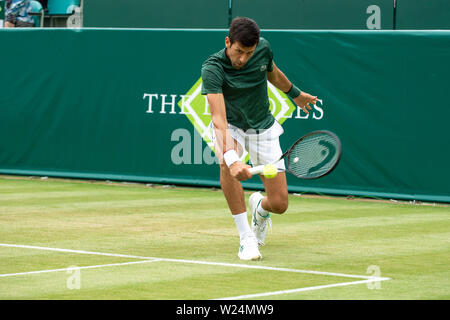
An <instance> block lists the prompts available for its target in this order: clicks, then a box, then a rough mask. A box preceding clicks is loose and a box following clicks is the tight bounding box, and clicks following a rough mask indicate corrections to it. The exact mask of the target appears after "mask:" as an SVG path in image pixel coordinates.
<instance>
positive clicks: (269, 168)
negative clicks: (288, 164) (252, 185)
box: [262, 164, 278, 179]
mask: <svg viewBox="0 0 450 320" xmlns="http://www.w3.org/2000/svg"><path fill="white" fill-rule="evenodd" d="M277 173H278V170H277V167H275V166H274V165H273V164H268V165H266V166H264V169H263V172H262V174H263V175H264V177H266V178H268V179H272V178H275V177H276V175H277Z"/></svg>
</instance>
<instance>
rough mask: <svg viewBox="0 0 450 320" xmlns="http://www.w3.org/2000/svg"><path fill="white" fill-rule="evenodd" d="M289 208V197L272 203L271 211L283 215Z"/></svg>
mask: <svg viewBox="0 0 450 320" xmlns="http://www.w3.org/2000/svg"><path fill="white" fill-rule="evenodd" d="M288 206H289V203H288V198H287V197H280V198H278V199H277V200H276V201H274V202H272V203H271V209H272V210H271V211H272V212H273V213H277V214H283V213H285V212H286V211H287V209H288Z"/></svg>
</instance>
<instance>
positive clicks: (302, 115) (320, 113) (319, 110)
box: [295, 101, 323, 120]
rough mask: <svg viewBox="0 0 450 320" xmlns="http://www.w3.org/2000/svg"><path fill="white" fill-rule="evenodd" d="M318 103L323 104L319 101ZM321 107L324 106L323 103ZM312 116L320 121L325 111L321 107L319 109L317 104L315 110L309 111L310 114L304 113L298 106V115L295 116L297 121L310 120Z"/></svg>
mask: <svg viewBox="0 0 450 320" xmlns="http://www.w3.org/2000/svg"><path fill="white" fill-rule="evenodd" d="M317 103H321V102H320V101H318V102H317ZM321 105H322V103H321ZM316 111H317V112H316ZM311 114H312V118H313V119H315V120H320V119H322V118H323V109H322V108H321V107H319V106H318V105H317V104H315V105H313V109H312V110H309V113H306V112H305V111H303V109H302V108H300V107H298V106H297V115H296V116H295V119H308V118H309V116H310V115H311ZM317 114H318V115H317Z"/></svg>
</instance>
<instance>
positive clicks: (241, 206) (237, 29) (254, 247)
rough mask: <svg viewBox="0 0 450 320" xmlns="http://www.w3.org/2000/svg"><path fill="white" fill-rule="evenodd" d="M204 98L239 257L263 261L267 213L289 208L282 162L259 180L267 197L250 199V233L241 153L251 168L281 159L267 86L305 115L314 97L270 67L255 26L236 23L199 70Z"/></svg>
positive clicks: (248, 22) (270, 57)
mask: <svg viewBox="0 0 450 320" xmlns="http://www.w3.org/2000/svg"><path fill="white" fill-rule="evenodd" d="M202 80H203V85H202V94H204V95H207V99H208V102H209V105H210V110H211V116H212V125H213V133H214V137H213V138H214V140H215V148H216V149H215V150H216V155H217V156H218V158H219V162H220V184H221V187H222V191H223V193H224V195H225V198H226V200H227V203H228V206H229V208H230V211H231V213H232V215H233V218H234V220H235V222H236V226H237V229H238V232H239V236H240V248H239V251H238V256H239V258H240V259H242V260H259V259H261V258H262V256H261V253H260V252H259V249H258V245H264V241H265V238H266V231H267V224H270V225H271V221H270V212H272V213H278V214H282V213H284V212H285V211H286V210H287V207H288V191H287V184H286V175H285V172H284V171H285V165H284V161H283V160H281V161H278V162H277V163H276V164H275V166H276V167H277V169H278V172H279V173H278V174H277V176H276V177H275V178H273V179H267V178H265V177H264V176H262V175H261V176H260V177H261V180H262V182H263V184H264V188H265V191H266V196H265V197H264V196H263V195H262V194H261V193H259V192H256V193H253V194H252V195H251V196H250V199H249V207H250V211H251V214H252V228H250V226H249V224H248V220H247V210H246V205H245V198H244V191H243V188H242V185H241V183H240V181H243V180H246V179H249V178H251V177H252V174H251V173H250V171H249V170H248V168H249V166H248V165H246V164H244V163H243V162H241V156H242V154H243V150H244V148H245V149H246V150H247V151H248V153H249V155H250V160H251V162H252V164H253V165H254V166H255V165H261V164H268V163H272V162H273V161H276V160H277V159H279V158H280V156H281V155H282V151H281V147H280V143H279V136H280V135H281V134H282V133H283V128H282V127H281V125H280V124H279V123H278V122H277V121H275V118H274V117H273V116H272V114H271V112H270V110H269V105H270V104H269V98H268V95H267V80H269V81H270V82H271V83H272V84H273V85H274V86H275V87H277V88H278V89H280V90H281V91H283V92H285V93H286V94H287V95H288V96H289V97H291V98H292V99H293V100H294V102H295V103H296V104H297V105H298V106H300V107H301V108H302V109H303V110H304V111H305V112H306V113H308V109H309V110H310V109H311V106H310V105H309V104H315V103H316V101H317V97H314V96H312V95H310V94H308V93H305V92H301V91H300V90H299V89H298V88H297V87H296V86H295V85H293V84H292V83H291V82H290V81H289V80H288V78H287V77H286V76H285V75H284V74H283V72H281V70H280V69H278V68H277V67H276V65H275V63H274V62H273V53H272V49H271V47H270V44H269V42H268V41H267V40H265V39H264V38H260V29H259V26H258V25H257V24H256V22H255V21H253V20H252V19H249V18H246V17H238V18H235V19H234V20H233V21H232V23H231V25H230V29H229V33H228V36H227V37H226V38H225V48H224V49H222V50H221V51H219V52H217V53H215V54H213V55H211V56H210V57H209V58H208V59H207V60H206V61H205V62H204V63H203V66H202Z"/></svg>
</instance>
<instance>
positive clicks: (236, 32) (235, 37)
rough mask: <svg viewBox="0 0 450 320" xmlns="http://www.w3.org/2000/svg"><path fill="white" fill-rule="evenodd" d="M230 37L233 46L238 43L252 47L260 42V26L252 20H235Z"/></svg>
mask: <svg viewBox="0 0 450 320" xmlns="http://www.w3.org/2000/svg"><path fill="white" fill-rule="evenodd" d="M228 37H229V38H230V42H231V44H233V43H234V42H236V41H237V42H240V43H241V44H242V45H243V46H244V47H252V46H254V45H255V44H258V42H259V26H258V24H257V23H256V22H255V21H254V20H252V19H250V18H246V17H237V18H234V19H233V21H232V22H231V25H230V30H229V32H228Z"/></svg>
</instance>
